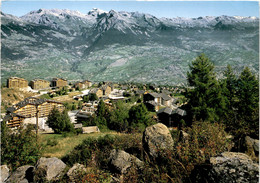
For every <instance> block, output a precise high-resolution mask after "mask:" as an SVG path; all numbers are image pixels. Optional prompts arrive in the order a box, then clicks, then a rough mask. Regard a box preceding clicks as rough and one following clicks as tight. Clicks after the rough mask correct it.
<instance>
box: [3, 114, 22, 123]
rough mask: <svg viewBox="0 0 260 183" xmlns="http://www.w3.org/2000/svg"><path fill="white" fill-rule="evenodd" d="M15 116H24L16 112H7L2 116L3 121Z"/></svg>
mask: <svg viewBox="0 0 260 183" xmlns="http://www.w3.org/2000/svg"><path fill="white" fill-rule="evenodd" d="M16 116H20V117H22V118H25V116H24V115H21V114H16V113H10V114H7V115H6V116H5V117H4V119H3V121H8V120H10V119H12V118H13V117H16Z"/></svg>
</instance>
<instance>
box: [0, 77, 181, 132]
mask: <svg viewBox="0 0 260 183" xmlns="http://www.w3.org/2000/svg"><path fill="white" fill-rule="evenodd" d="M7 88H15V89H18V90H21V91H28V92H30V93H33V94H35V95H33V96H31V97H28V98H25V99H24V100H23V101H20V102H18V103H15V104H13V105H12V106H9V107H8V108H7V109H6V113H5V114H3V113H2V114H1V115H2V120H3V121H5V122H6V125H7V126H8V127H10V128H16V127H19V126H21V125H28V124H33V125H36V124H38V125H37V130H39V132H42V133H50V132H53V130H52V129H51V128H50V127H49V126H48V125H47V124H46V121H47V119H48V116H49V114H50V112H51V111H52V110H53V108H54V107H55V108H56V109H58V110H59V111H60V112H62V111H63V110H65V109H67V110H68V114H69V117H70V121H71V123H73V124H74V128H77V129H78V128H81V129H82V132H83V133H90V132H97V131H99V129H98V127H94V128H93V127H89V126H86V125H84V124H86V123H84V122H86V121H88V120H89V119H90V118H91V117H92V116H93V115H95V113H96V112H97V106H98V103H99V102H100V101H101V100H103V101H104V103H105V105H107V106H108V107H109V108H111V107H112V103H115V102H117V101H123V102H125V103H129V105H134V104H137V103H143V104H144V105H145V106H146V108H147V110H148V111H149V112H150V113H151V115H153V119H154V120H155V121H157V122H161V123H164V124H165V125H166V126H168V127H178V125H179V124H178V123H179V122H180V121H181V120H184V119H185V116H186V111H185V110H183V109H181V106H182V105H183V103H184V102H185V101H184V100H183V96H182V95H181V94H180V93H181V92H182V91H183V89H179V88H177V87H169V86H168V87H159V86H155V85H146V84H130V83H124V84H120V83H112V82H99V83H93V82H91V81H89V80H84V81H78V82H75V83H69V82H68V81H67V80H66V79H63V78H53V79H52V80H51V81H47V80H43V79H34V80H32V81H30V82H28V81H27V80H25V79H23V78H18V77H10V78H9V79H8V80H7ZM174 95H176V97H175V96H174ZM130 101H131V102H132V103H131V102H130ZM130 103H131V104H130Z"/></svg>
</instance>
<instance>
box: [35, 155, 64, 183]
mask: <svg viewBox="0 0 260 183" xmlns="http://www.w3.org/2000/svg"><path fill="white" fill-rule="evenodd" d="M65 168H66V164H65V163H63V162H62V161H61V160H60V159H58V158H56V157H53V158H44V157H42V158H40V159H39V160H38V162H37V164H36V166H35V170H34V180H35V181H36V182H37V181H51V180H54V179H55V178H56V177H59V176H60V175H61V174H62V173H63V170H64V169H65Z"/></svg>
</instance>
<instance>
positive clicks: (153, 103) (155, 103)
mask: <svg viewBox="0 0 260 183" xmlns="http://www.w3.org/2000/svg"><path fill="white" fill-rule="evenodd" d="M145 104H151V105H153V106H158V105H159V104H158V103H157V102H155V101H153V100H150V101H147V102H145Z"/></svg>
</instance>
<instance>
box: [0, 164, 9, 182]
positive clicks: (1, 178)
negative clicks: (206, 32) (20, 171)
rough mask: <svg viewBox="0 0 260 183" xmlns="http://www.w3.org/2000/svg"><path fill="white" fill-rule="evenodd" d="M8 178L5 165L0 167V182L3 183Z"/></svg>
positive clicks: (7, 170) (7, 169)
mask: <svg viewBox="0 0 260 183" xmlns="http://www.w3.org/2000/svg"><path fill="white" fill-rule="evenodd" d="M8 177H9V168H8V167H7V165H1V177H0V182H1V183H2V182H4V181H5V180H6V179H7V178H8Z"/></svg>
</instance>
